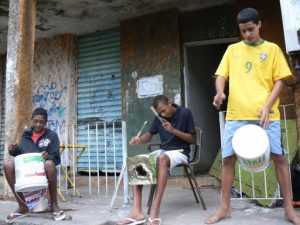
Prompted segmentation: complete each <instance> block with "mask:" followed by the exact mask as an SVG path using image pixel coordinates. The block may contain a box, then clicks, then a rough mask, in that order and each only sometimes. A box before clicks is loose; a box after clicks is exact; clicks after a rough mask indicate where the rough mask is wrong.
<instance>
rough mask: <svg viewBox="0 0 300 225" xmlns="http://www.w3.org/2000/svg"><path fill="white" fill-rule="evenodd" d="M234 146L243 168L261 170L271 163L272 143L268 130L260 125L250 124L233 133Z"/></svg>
mask: <svg viewBox="0 0 300 225" xmlns="http://www.w3.org/2000/svg"><path fill="white" fill-rule="evenodd" d="M232 147H233V150H234V152H235V154H236V156H237V159H238V161H239V163H240V165H241V167H242V168H244V169H245V170H247V171H249V172H260V171H263V170H264V169H266V168H267V167H268V166H269V164H270V144H269V138H268V135H267V133H266V131H265V130H264V129H263V128H261V127H260V126H257V125H253V124H248V125H244V126H242V127H240V128H239V129H238V130H237V131H236V132H235V133H234V135H233V138H232Z"/></svg>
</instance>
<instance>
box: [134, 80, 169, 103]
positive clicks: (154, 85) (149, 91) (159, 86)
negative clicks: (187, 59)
mask: <svg viewBox="0 0 300 225" xmlns="http://www.w3.org/2000/svg"><path fill="white" fill-rule="evenodd" d="M136 86H137V87H136V93H137V94H138V98H148V97H152V96H156V95H162V94H163V76H162V75H156V76H151V77H143V78H141V79H139V80H137V85H136Z"/></svg>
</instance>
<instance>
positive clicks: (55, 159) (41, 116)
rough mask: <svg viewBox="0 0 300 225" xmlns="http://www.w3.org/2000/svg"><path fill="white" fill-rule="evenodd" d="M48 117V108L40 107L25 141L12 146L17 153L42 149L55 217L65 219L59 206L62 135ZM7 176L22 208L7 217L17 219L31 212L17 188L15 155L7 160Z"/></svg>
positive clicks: (23, 136)
mask: <svg viewBox="0 0 300 225" xmlns="http://www.w3.org/2000/svg"><path fill="white" fill-rule="evenodd" d="M47 120H48V115H47V111H46V110H45V109H43V108H37V109H35V110H34V111H33V113H32V117H31V127H28V128H25V130H24V132H23V135H22V137H21V141H20V143H19V145H18V144H16V143H13V144H10V145H9V146H8V150H9V154H10V155H11V156H13V157H15V156H18V155H21V154H25V153H37V152H40V153H41V154H42V157H43V158H44V160H45V161H44V168H45V172H46V176H47V179H48V190H49V195H50V203H51V210H52V211H53V216H54V219H55V220H63V219H65V217H66V215H65V213H64V211H63V210H61V209H60V208H59V207H58V203H57V175H56V168H55V166H56V165H58V164H60V152H59V139H58V136H57V134H56V133H55V132H54V131H52V130H50V129H48V128H46V127H45V126H46V124H47ZM4 173H5V177H6V180H7V182H8V184H9V186H10V188H11V190H12V191H13V193H14V195H15V197H16V200H17V202H18V204H19V208H18V209H17V210H15V211H14V212H12V213H11V214H10V215H9V216H7V218H6V222H7V223H13V222H14V221H15V220H16V219H18V218H21V217H24V216H26V215H27V214H28V212H29V209H28V207H27V205H26V203H25V199H24V196H23V193H21V192H18V193H17V194H16V192H15V188H14V185H15V181H16V179H15V162H14V159H10V160H7V161H6V162H5V164H4Z"/></svg>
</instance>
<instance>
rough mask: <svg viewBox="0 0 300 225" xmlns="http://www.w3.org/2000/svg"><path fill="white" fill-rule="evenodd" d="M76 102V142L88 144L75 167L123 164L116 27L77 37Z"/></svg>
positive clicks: (110, 168)
mask: <svg viewBox="0 0 300 225" xmlns="http://www.w3.org/2000/svg"><path fill="white" fill-rule="evenodd" d="M77 104H78V105H77V110H78V112H77V118H78V121H77V122H78V128H77V139H78V140H77V142H78V144H81V145H88V146H89V148H88V149H87V150H86V151H85V152H84V153H83V155H82V157H80V160H79V163H78V171H88V170H89V169H90V170H92V171H102V172H116V171H119V170H120V168H121V164H122V132H121V131H122V130H121V107H122V106H121V104H122V103H121V73H120V33H119V30H109V31H105V32H98V33H95V34H91V35H84V36H80V37H79V40H78V97H77ZM106 168H107V169H106Z"/></svg>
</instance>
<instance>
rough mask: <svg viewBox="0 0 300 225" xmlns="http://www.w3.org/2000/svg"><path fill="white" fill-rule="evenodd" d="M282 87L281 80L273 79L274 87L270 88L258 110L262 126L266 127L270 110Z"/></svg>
mask: <svg viewBox="0 0 300 225" xmlns="http://www.w3.org/2000/svg"><path fill="white" fill-rule="evenodd" d="M282 88H283V81H282V80H277V81H275V84H274V87H273V89H272V92H271V94H270V97H269V98H268V101H267V102H266V103H265V105H264V106H263V107H262V108H261V109H260V110H259V115H258V116H259V118H260V124H262V125H263V127H264V128H266V127H268V125H269V122H270V117H269V114H270V110H271V108H272V106H273V104H274V102H275V101H276V100H277V98H279V95H280V92H281V91H282Z"/></svg>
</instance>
